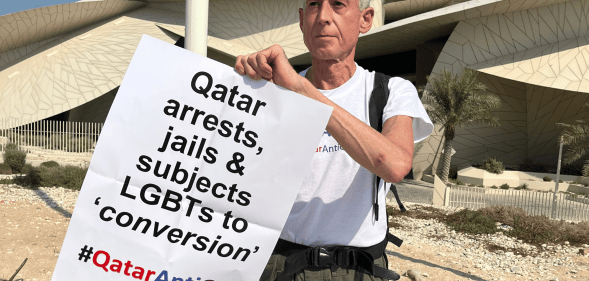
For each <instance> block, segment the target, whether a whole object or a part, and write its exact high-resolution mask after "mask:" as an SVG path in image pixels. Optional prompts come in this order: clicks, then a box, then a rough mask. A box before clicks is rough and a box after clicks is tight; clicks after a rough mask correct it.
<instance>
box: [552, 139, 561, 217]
mask: <svg viewBox="0 0 589 281" xmlns="http://www.w3.org/2000/svg"><path fill="white" fill-rule="evenodd" d="M561 160H562V136H560V149H559V150H558V166H556V183H555V185H554V196H553V197H552V219H556V201H557V200H558V199H557V198H558V197H557V195H558V182H559V181H560V163H561Z"/></svg>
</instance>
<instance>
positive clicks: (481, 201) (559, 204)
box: [448, 186, 589, 221]
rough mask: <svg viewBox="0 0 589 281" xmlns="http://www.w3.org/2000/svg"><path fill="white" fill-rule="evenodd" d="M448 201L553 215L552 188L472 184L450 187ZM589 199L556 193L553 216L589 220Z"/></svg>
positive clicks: (456, 203)
mask: <svg viewBox="0 0 589 281" xmlns="http://www.w3.org/2000/svg"><path fill="white" fill-rule="evenodd" d="M448 191H449V194H448V198H449V199H448V205H449V206H452V207H465V208H469V209H472V210H476V209H479V208H483V207H490V206H494V205H500V206H513V207H518V208H522V209H524V210H525V211H526V212H527V213H528V214H529V215H545V216H547V217H552V208H553V202H554V201H553V198H554V193H552V192H535V191H529V190H513V189H510V190H502V189H489V188H479V187H468V186H455V187H448ZM588 201H589V200H587V199H585V198H582V197H578V196H573V195H570V194H565V193H559V194H557V195H556V210H555V211H556V212H555V217H554V218H553V219H563V220H568V221H589V202H588Z"/></svg>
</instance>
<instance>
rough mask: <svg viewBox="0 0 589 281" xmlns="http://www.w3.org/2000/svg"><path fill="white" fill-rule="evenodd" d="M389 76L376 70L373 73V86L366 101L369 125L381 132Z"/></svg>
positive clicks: (387, 94)
mask: <svg viewBox="0 0 589 281" xmlns="http://www.w3.org/2000/svg"><path fill="white" fill-rule="evenodd" d="M390 78H391V77H390V76H388V75H386V74H383V73H380V72H376V73H375V75H374V88H373V89H372V94H371V95H370V100H369V101H368V116H369V119H370V126H371V127H372V128H374V129H375V130H376V131H378V132H382V113H383V111H384V107H385V105H386V104H387V101H388V99H389V94H390V92H389V87H388V85H389V79H390Z"/></svg>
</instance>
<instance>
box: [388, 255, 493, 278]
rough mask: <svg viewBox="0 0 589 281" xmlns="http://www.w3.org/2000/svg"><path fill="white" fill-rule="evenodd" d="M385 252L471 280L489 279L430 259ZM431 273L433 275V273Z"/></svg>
mask: <svg viewBox="0 0 589 281" xmlns="http://www.w3.org/2000/svg"><path fill="white" fill-rule="evenodd" d="M385 253H386V254H387V255H389V256H393V257H396V258H399V259H403V260H407V261H410V262H414V263H420V264H423V265H426V266H429V267H435V268H439V269H442V270H445V271H449V272H452V273H454V274H456V275H458V276H460V277H465V278H469V279H470V280H476V281H487V280H486V279H483V278H481V277H478V276H476V275H472V274H468V273H466V272H463V271H460V270H456V269H453V268H450V267H445V266H440V265H438V264H435V263H431V262H429V261H424V260H420V259H416V258H412V257H408V256H405V255H403V254H400V253H397V252H392V251H388V250H386V251H385ZM393 270H394V269H393ZM431 275H433V274H431ZM432 278H434V276H432ZM434 280H435V279H434Z"/></svg>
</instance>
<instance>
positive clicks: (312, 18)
mask: <svg viewBox="0 0 589 281" xmlns="http://www.w3.org/2000/svg"><path fill="white" fill-rule="evenodd" d="M369 3H370V0H305V6H304V8H302V9H299V18H300V27H301V31H302V32H303V38H304V41H305V45H306V46H307V48H309V51H310V52H311V56H312V57H313V59H314V60H322V61H337V62H340V61H343V60H349V59H351V60H352V61H353V57H354V51H355V50H356V43H357V42H358V36H359V35H360V34H361V33H366V32H368V31H369V30H370V28H371V27H372V20H373V18H374V9H373V8H371V7H367V8H363V7H364V6H368V4H369Z"/></svg>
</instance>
